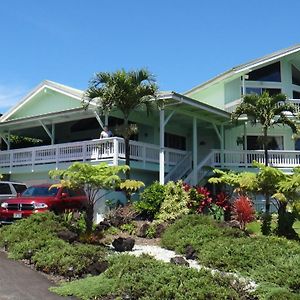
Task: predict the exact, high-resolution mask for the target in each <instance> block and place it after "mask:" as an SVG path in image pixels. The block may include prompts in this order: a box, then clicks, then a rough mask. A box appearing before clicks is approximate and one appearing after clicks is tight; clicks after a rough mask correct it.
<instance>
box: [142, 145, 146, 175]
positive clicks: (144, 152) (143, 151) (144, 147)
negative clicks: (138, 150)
mask: <svg viewBox="0 0 300 300" xmlns="http://www.w3.org/2000/svg"><path fill="white" fill-rule="evenodd" d="M142 149H143V150H142V155H143V157H142V159H143V167H144V169H146V146H145V145H143V148H142Z"/></svg>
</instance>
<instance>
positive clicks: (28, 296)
mask: <svg viewBox="0 0 300 300" xmlns="http://www.w3.org/2000/svg"><path fill="white" fill-rule="evenodd" d="M53 285H54V284H53V283H51V282H50V281H49V280H48V279H47V278H46V277H45V276H43V275H42V274H40V273H38V272H36V271H34V270H31V269H30V268H28V267H26V266H25V265H23V264H22V263H21V262H18V261H13V260H10V259H7V256H6V254H5V253H3V252H0V299H1V300H62V299H65V300H66V299H75V298H70V297H60V296H58V295H55V294H53V293H51V292H49V290H48V288H49V287H50V286H53Z"/></svg>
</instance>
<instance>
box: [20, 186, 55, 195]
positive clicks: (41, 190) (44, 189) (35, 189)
mask: <svg viewBox="0 0 300 300" xmlns="http://www.w3.org/2000/svg"><path fill="white" fill-rule="evenodd" d="M57 191H58V189H57V188H52V189H49V187H48V186H31V187H29V188H28V189H26V190H25V191H24V193H23V194H22V196H25V197H32V196H40V197H43V196H44V197H49V196H55V195H56V194H57Z"/></svg>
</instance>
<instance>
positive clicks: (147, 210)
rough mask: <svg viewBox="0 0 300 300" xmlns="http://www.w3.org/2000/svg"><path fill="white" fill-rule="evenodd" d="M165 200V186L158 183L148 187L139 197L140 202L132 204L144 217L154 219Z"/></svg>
mask: <svg viewBox="0 0 300 300" xmlns="http://www.w3.org/2000/svg"><path fill="white" fill-rule="evenodd" d="M164 199H165V186H164V185H161V184H160V183H159V182H157V181H156V182H154V183H152V184H151V185H149V186H148V187H147V188H145V190H144V191H143V192H142V193H141V195H140V200H139V201H137V202H135V203H134V206H135V208H136V210H137V211H138V212H139V213H140V214H142V215H145V216H146V217H149V218H152V219H153V218H154V217H155V216H156V214H157V213H158V212H159V210H160V207H161V204H162V203H163V201H164Z"/></svg>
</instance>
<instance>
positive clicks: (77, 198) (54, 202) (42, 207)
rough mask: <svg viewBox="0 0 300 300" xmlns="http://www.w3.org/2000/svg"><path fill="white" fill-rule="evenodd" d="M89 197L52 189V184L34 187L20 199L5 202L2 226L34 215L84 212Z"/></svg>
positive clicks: (0, 211) (0, 212)
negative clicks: (50, 212)
mask: <svg viewBox="0 0 300 300" xmlns="http://www.w3.org/2000/svg"><path fill="white" fill-rule="evenodd" d="M86 207H87V197H86V194H85V192H84V191H83V190H81V189H77V190H71V189H66V188H56V187H53V188H51V184H42V185H34V186H31V187H29V188H27V189H26V190H25V191H24V192H23V193H22V194H21V195H20V196H19V197H16V198H12V199H7V200H4V201H3V202H2V203H1V207H0V222H1V224H5V223H12V222H13V221H14V220H18V219H21V218H26V217H29V216H30V215H31V214H33V213H39V212H45V211H49V210H50V211H54V212H55V213H61V212H64V211H66V210H84V209H86Z"/></svg>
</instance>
